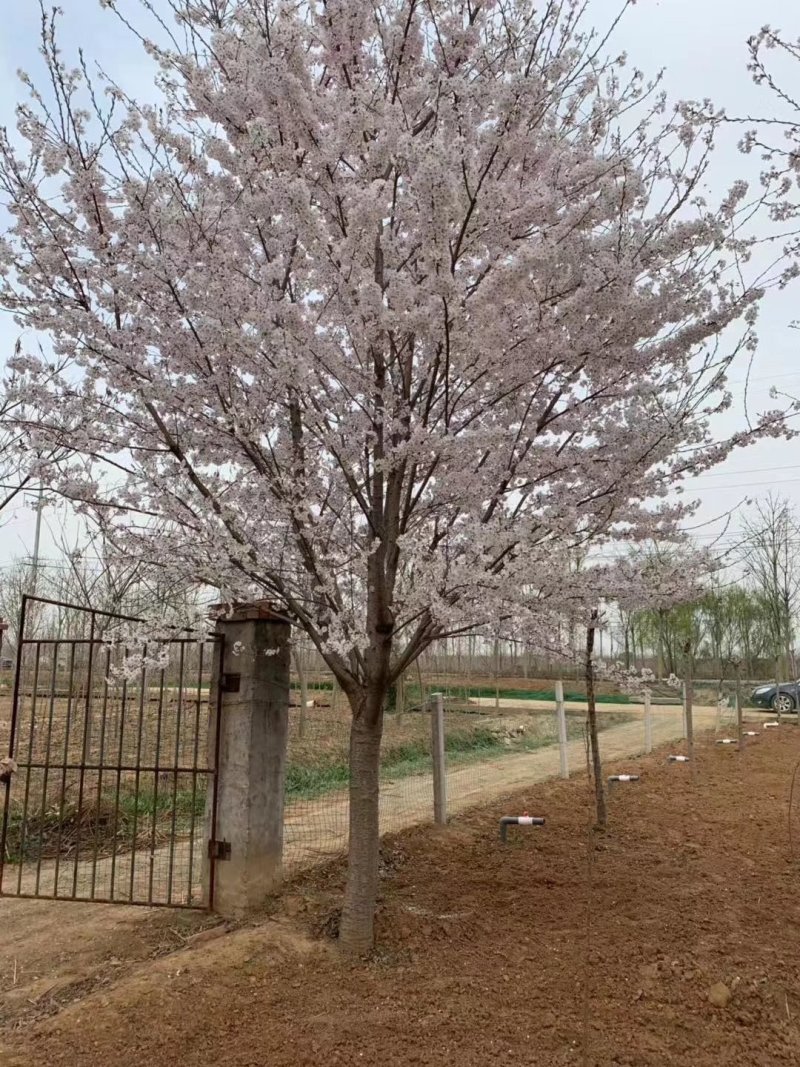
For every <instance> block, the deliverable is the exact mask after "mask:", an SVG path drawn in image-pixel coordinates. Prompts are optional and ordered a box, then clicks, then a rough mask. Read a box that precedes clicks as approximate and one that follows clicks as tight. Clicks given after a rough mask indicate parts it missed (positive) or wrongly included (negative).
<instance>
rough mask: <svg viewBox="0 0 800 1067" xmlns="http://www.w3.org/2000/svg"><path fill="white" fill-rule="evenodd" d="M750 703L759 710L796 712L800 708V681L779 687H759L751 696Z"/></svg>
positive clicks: (785, 683)
mask: <svg viewBox="0 0 800 1067" xmlns="http://www.w3.org/2000/svg"><path fill="white" fill-rule="evenodd" d="M750 702H751V703H752V704H755V706H756V707H757V708H769V709H770V710H771V711H780V712H785V711H796V710H797V708H798V707H800V681H798V682H782V683H781V685H780V686H777V685H774V684H773V685H759V686H756V688H755V689H754V690H753V692H752V693H751V694H750Z"/></svg>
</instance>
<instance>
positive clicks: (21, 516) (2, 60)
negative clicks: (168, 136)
mask: <svg viewBox="0 0 800 1067" xmlns="http://www.w3.org/2000/svg"><path fill="white" fill-rule="evenodd" d="M120 3H121V6H123V7H124V6H127V9H128V10H133V9H134V8H135V6H136V0H127V5H125V4H124V0H120ZM59 6H60V7H61V8H62V10H63V12H64V16H63V18H62V20H61V22H62V29H63V33H62V44H63V48H64V51H65V52H67V53H68V54H69V53H71V52H74V51H75V50H76V49H77V47H78V46H83V47H84V48H85V50H86V51H87V53H88V55H89V56H90V57H93V58H96V59H98V60H99V61H100V62H101V64H102V66H103V67H105V68H107V69H108V70H109V71H110V72H112V73H113V74H114V75H115V76H116V77H117V78H118V79H119V80H120V81H121V82H122V83H123V84H124V85H126V87H128V88H129V89H131V88H134V89H135V88H136V87H137V85H138V87H139V89H140V90H141V91H146V87H147V81H148V68H147V66H146V65H145V64H144V63H143V62H142V60H141V58H140V55H139V52H138V50H137V49H136V48H135V47H133V46H132V44H131V41H130V38H129V37H128V36H127V35H126V34H125V33H124V32H123V31H122V30H121V28H120V26H119V23H118V22H117V20H116V18H115V17H114V16H113V15H112V14H110V13H109V12H107V11H102V10H101V9H100V6H99V0H59ZM618 6H619V3H618V0H590V5H589V7H590V12H591V14H592V18H593V21H594V22H595V24H596V25H598V26H604V25H607V23H608V21H609V18H610V17H611V16H612V15H613V14H615V13H616V11H617V9H618ZM765 23H769V24H771V25H772V26H773V27H777V28H780V29H782V30H783V31H784V32H785V33H786V34H787V35H788V36H790V37H794V38H797V37H798V36H800V4H798V2H797V0H760V2H759V3H754V2H753V0H640V2H639V3H638V5H637V6H636V7H634V8H633V9H632V10H631V11H630V12H629V13H628V14H627V16H626V17H625V19H624V20H623V22H622V24H621V26H620V27H619V30H618V32H617V34H616V37H615V42H616V48H617V49H619V50H622V49H624V50H625V51H626V52H627V53H628V56H629V58H630V62H631V64H634V65H636V66H638V67H640V68H642V69H643V70H644V71H645V72H646V73H648V74H650V73H655V72H656V71H657V70H659V69H661V68H662V67H663V68H665V70H666V74H665V84H666V88H667V90H668V92H669V94H670V96H671V97H673V98H678V97H684V98H686V97H688V98H692V99H702V98H706V97H709V98H711V99H712V100H713V101H714V102H715V103H716V104H718V105H719V106H722V107H725V109H726V110H727V112H728V113H729V114H732V115H733V114H739V115H744V114H764V113H771V112H773V111H774V105H773V101H772V100H771V99H770V97H769V94H768V93H767V92H766V91H764V90H762V89H759V88H758V87H756V86H755V85H754V84H753V82H752V80H751V79H750V76H749V74H748V73H747V70H746V61H747V53H746V40H747V38H748V36H749V35H750V34H752V33H754V32H756V31H757V30H758V29H759V28H760V26H761V25H763V24H765ZM38 29H39V14H38V4H37V3H36V2H35V0H16V2H13V0H8V2H7V3H6V4H4V5H3V14H2V21H0V124H3V125H5V124H8V125H10V124H12V123H13V119H14V116H13V109H14V104H15V102H16V100H17V99H19V97H20V95H21V88H20V86H19V82H18V79H17V73H16V72H17V70H18V69H19V68H20V67H23V68H26V69H28V70H31V71H33V72H36V73H38V71H39V70H40V69H41V68H40V66H39V63H40V60H39V57H38V55H37V44H38ZM793 74H794V77H795V78H800V71H797V70H795V71H794V72H793ZM740 133H741V131H740V130H739V131H737V130H735V129H731V130H730V134H729V136H728V137H727V139H723V143H722V144H721V147H720V151H719V152H718V155H717V158H716V162H715V164H714V168H713V172H712V175H711V177H710V192H711V193H712V194H716V195H720V194H721V192H722V190H723V189H724V188H725V187H727V186H728V185H729V184H730V183H731V182H732V181H733V180H735V179H736V178H738V177H745V178H748V179H750V180H752V179H753V178H754V177H756V176H757V171H758V165H757V161H756V160H755V159H746V158H743V157H742V156H741V155H740V154H739V153H738V151H737V148H736V142H737V139H738V136H740ZM798 307H800V282H799V283H798V284H797V286H796V287H795V288H794V289H793V290H791V291H789V292H785V293H772V294H770V295H769V296H768V297H767V298H766V300H765V302H764V305H763V308H762V312H761V319H760V326H759V336H760V346H759V350H758V352H757V354H756V357H755V360H754V364H753V368H752V371H751V379H750V385H749V389H748V394H747V406H748V409H749V411H750V412H751V414H756V413H758V412H759V411H762V410H764V409H765V408H767V407H772V406H773V403H772V402H771V401H770V400H769V390H770V387H771V386H772V385H775V386H777V387H778V388H779V389H781V390H783V391H785V392H787V393H789V394H790V395H800V361H799V360H798V355H799V354H800V331H794V330H792V329H791V327H790V323H791V321H792V319H793V318H798V317H800V315H798ZM16 335H17V330H16V327H15V326H14V323H13V322H11V321H9V319H8V318H7V317H5V318H3V317H0V353H2V352H5V353H8V352H9V351H10V350H11V349H12V347H13V343H14V339H15V337H16ZM746 371H747V367H746V365H745V364H744V363H743V364H742V367H741V370H740V371H739V372H734V373H733V374H732V378H733V379H734V382H736V384H735V385H734V389H735V390H736V391H737V401H738V402H737V404H736V405H735V408H734V411H733V412H731V413H730V414H729V415H728V416H726V420H725V423H724V424H721V425H720V427H719V431H720V432H725V431H728V430H730V429H733V428H735V427H736V425H737V424H738V425H741V424H742V423H743V406H744V389H743V384H742V383H743V380H744V377H745V374H746ZM796 421H797V422H798V424H800V419H798V420H796ZM692 489H693V491H696V494H697V496H698V497H699V498H700V499H701V501H702V503H701V507H700V511H699V513H698V517H697V519H696V520H694V522H695V523H700V522H708V521H709V520H712V519H714V518H715V517H716V516H721V515H723V514H725V513H727V512H729V511H731V509H735V508H737V505H739V504H741V502H743V501H744V500H745V498H747V497H751V498H757V497H759V496H763V495H765V494H766V493H767V492H769V491H770V490H772V491H777V492H779V493H782V494H784V495H786V496H787V497H789V498H790V499H791V500H792V501H793V502H795V503H796V504H797V506H798V510H799V511H800V442H794V441H790V442H785V441H783V442H776V441H769V442H763V443H760V444H758V445H755V446H753V447H751V448H749V449H747V450H744V451H741V452H739V453H737V454H736V455H734V456H733V457H731V458H730V459H729V460H728V461H727V462H726V463H725V464H724V465H723V466H720V467H719V468H718V469H717V470H715V471H714V472H713V473H712V474H708V475H705V476H703V477H702V478H701V479H699V480H697V481H696V482H695V483H693V485H692ZM745 506H746V505H744V504H742V507H745ZM740 513H741V508H740V509H739V511H738V512H737V513H736V514H735V516H734V520H733V525H732V527H731V532H730V533H728V534H727V535H726V539H727V540H728V541H730V540H731V538H732V533H733V530H735V527H736V525H737V524H738V522H739V515H740ZM63 514H64V512H63V509H61V510H59V509H56V508H50V509H48V511H47V514H46V524H45V533H44V538H43V552H44V555H45V556H49V557H52V556H53V555H54V542H53V536H52V533H51V532H50V530H49V529H48V526H49V527H51V528H52V529H53V530H54V531H55V532H56V533H57V531H58V528H59V525H60V523H61V522H63ZM33 518H34V516H33V511H32V510H31V508H30V507H27V508H26V507H20V508H18V509H17V510H16V511H15V512H14V514H13V515H12V516H11V517H10V518H9V519H8V520H7V521H6V522H5V525H4V526H3V528H2V529H0V567H3V566H7V565H8V563H9V561H10V560H11V559H12V558H13V557H17V556H24V555H27V554H29V553H30V552H31V546H32V542H33V525H34V522H33ZM719 528H720V523H719V522H717V523H715V524H713V525H712V526H709V527H706V528H705V529H704V530H702V531H701V532H700V533H699V536H700V537H704V538H706V539H708V538H709V535H710V531H712V530H715V529H716V530H718V529H719Z"/></svg>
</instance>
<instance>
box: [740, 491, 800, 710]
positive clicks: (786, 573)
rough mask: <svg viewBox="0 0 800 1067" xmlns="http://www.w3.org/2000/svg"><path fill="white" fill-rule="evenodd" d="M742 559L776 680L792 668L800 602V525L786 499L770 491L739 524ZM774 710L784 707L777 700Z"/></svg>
mask: <svg viewBox="0 0 800 1067" xmlns="http://www.w3.org/2000/svg"><path fill="white" fill-rule="evenodd" d="M742 526H743V530H744V535H745V536H744V545H743V549H742V563H743V565H744V568H745V572H746V574H747V577H748V579H749V580H750V581H751V582H752V584H753V586H754V587H755V589H756V591H757V593H758V595H759V597H760V598H761V601H762V604H763V607H764V612H765V616H766V619H767V621H768V625H769V632H770V638H771V644H772V649H773V654H774V657H775V672H776V679H775V680H776V682H777V683H778V684H780V682H781V675H783V680H784V681H788V680H789V679H790V678H791V677H793V675H794V674H795V673H796V671H795V670H794V657H793V653H792V638H793V633H794V618H795V616H796V614H797V609H798V607H799V606H800V558H798V553H797V546H798V536H799V535H800V526H798V522H797V518H796V516H795V515H794V513H793V511H792V508H791V506H790V504H789V502H788V501H787V500H786V499H784V498H782V497H778V496H774V495H773V494H770V495H769V496H768V497H767V498H766V500H765V501H763V502H759V503H757V504H756V508H755V514H754V515H753V516H751V517H749V518H747V519H745V521H744V522H743V524H742ZM776 710H777V711H778V712H781V711H784V710H788V709H785V708H782V707H781V706H780V703H779V706H778V707H777V709H776Z"/></svg>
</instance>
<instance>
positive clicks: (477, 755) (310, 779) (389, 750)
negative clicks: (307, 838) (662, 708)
mask: <svg viewBox="0 0 800 1067" xmlns="http://www.w3.org/2000/svg"><path fill="white" fill-rule="evenodd" d="M630 719H631V716H630V715H629V714H626V713H625V712H620V713H618V714H616V715H615V714H614V713H611V714H607V715H604V716H603V717H602V720H601V722H600V729H601V730H604V729H608V727H610V726H615V725H618V724H620V723H624V722H629V721H630ZM534 721H535V720H534ZM523 725H524V724H523ZM548 725H549V724H548ZM583 731H584V723H583V717H582V716H578V715H572V716H568V717H567V737H568V738H569V739H570V740H573V739H575V738H579V737H582V736H583ZM555 743H556V733H555V723H553V724H552V729H551V730H549V731H548V732H546V733H536V732H534V731H531V732H529V733H526V734H523V735H521V736H519V737H516V738H514V740H513V741H512V742H511V744H507V743H506V741H505V739H504V738H503V736H501V735H498V734H497V733H496V732H495V731H494V730H492V729H490V728H488V727H483V726H479V727H478V728H477V729H456V730H450V731H448V733H447V734H446V736H445V753H446V755H447V762H448V765H449V766H455V765H460V764H465V763H477V762H480V761H481V760H483V759H488V758H493V757H498V756H506V755H515V754H519V753H522V752H534V751H535V750H536V749H539V748H545V747H546V746H547V745H552V744H555ZM431 767H432V761H431V752H430V742H429V740H428V739H427V738H417V739H412V740H408V741H403V742H395V743H394V744H392V743H391V742H390V743H389V744H388V745H387V744H384V748H383V750H382V752H381V779H382V780H387V779H391V780H396V779H398V778H408V777H411V776H412V775H415V774H424V773H426V772H429V771H430V770H431ZM349 781H350V771H349V768H348V766H347V763H346V762H341V757H340V758H339V760H337V759H336V758H335V757H332V758H331V759H330V760H329V761H327V762H323V761H320V762H319V763H317V764H311V765H308V764H296V763H290V764H289V766H288V768H287V773H286V793H287V797H288V798H289V799H291V800H312V799H314V798H316V797H320V796H324V795H325V794H326V793H330V792H333V791H336V790H338V789H344V788H346V787H347V785H348V783H349Z"/></svg>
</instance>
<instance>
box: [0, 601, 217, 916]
mask: <svg viewBox="0 0 800 1067" xmlns="http://www.w3.org/2000/svg"><path fill="white" fill-rule="evenodd" d="M44 634H47V635H49V636H42V635H44ZM53 634H54V636H53ZM221 641H222V638H216V639H211V640H210V639H208V638H207V637H198V636H197V635H191V634H187V632H186V631H181V632H180V635H178V634H177V633H176V631H174V630H172V631H169V632H168V633H167V636H164V635H158V636H153V635H152V634H151V633H148V632H147V631H146V629H145V627H144V624H143V623H142V621H141V620H139V619H135V618H130V617H127V616H121V615H113V614H111V613H108V612H103V611H97V610H93V609H91V608H83V607H79V606H76V605H72V604H65V603H61V602H59V601H54V600H47V599H45V598H42V597H34V596H26V597H24V598H23V603H22V612H21V616H20V624H19V636H18V638H17V650H16V666H15V672H14V688H13V696H12V703H11V714H10V729H9V745H8V759H7V760H5V761H4V762H0V778H1V779H2V780H3V781H4V783H5V785H4V794H5V795H4V796H3V787H2V786H0V802H1V803H2V805H3V807H2V825H0V895H2V896H17V897H45V898H49V899H58V900H82V901H96V902H98V903H101V902H102V903H119V904H143V905H150V906H153V905H165V906H169V907H184V908H186V907H189V908H206V907H211V906H213V885H214V878H213V864H214V862H215V858H214V856H213V855H210V854H209V850H208V847H207V842H208V840H209V839H212V840H213V837H214V824H215V820H216V775H215V773H214V770H213V768H214V767H215V766H216V765H217V758H216V755H217V754H216V753H210V752H209V751H208V743H209V737H211V738H216V737H218V736H219V732H218V730H217V729H216V725H215V721H212V719H215V717H216V716H218V715H219V697H218V696H215V697H214V699H213V702H212V699H211V691H212V686H211V675H212V670H213V668H214V664H215V663H218V662H221V661H220V660H219V659H218V657H219V655H220V653H221ZM214 689H215V691H216V692H217V693H218V690H219V687H217V686H215V687H214ZM6 699H7V698H6ZM0 701H2V697H0ZM1 706H2V705H1V704H0V707H1ZM0 717H3V716H2V715H0ZM205 886H208V887H209V888H208V890H206V889H205V888H204V887H205Z"/></svg>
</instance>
